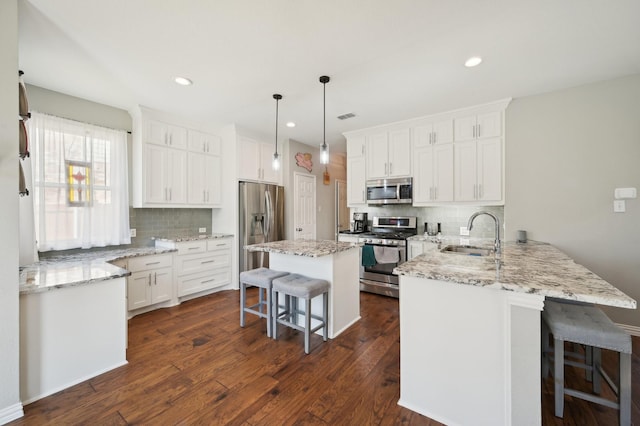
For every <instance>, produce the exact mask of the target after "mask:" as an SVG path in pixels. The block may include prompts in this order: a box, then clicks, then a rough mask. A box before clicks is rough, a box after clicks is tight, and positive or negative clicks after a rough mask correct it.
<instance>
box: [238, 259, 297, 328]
mask: <svg viewBox="0 0 640 426" xmlns="http://www.w3.org/2000/svg"><path fill="white" fill-rule="evenodd" d="M286 275H289V273H288V272H280V271H273V270H271V269H269V268H258V269H252V270H250V271H244V272H240V327H244V314H245V312H249V313H250V314H254V315H257V316H259V317H261V318H266V319H267V336H268V337H271V323H272V321H273V314H272V311H271V285H272V282H273V280H274V279H276V278H280V277H284V276H286ZM249 286H255V287H258V303H256V304H255V305H251V306H246V301H247V287H249ZM263 290H264V292H265V293H266V294H267V298H266V299H267V300H266V301H265V300H264V297H263Z"/></svg>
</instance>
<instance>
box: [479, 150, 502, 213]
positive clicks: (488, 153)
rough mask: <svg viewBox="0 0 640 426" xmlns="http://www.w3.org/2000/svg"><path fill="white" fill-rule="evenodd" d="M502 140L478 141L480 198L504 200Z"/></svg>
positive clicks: (484, 199)
mask: <svg viewBox="0 0 640 426" xmlns="http://www.w3.org/2000/svg"><path fill="white" fill-rule="evenodd" d="M501 147H502V141H501V139H500V138H494V139H483V140H481V141H478V152H477V159H478V199H479V200H483V201H500V200H502V149H501Z"/></svg>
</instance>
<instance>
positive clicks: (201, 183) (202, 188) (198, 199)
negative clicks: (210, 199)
mask: <svg viewBox="0 0 640 426" xmlns="http://www.w3.org/2000/svg"><path fill="white" fill-rule="evenodd" d="M206 157H207V156H206V155H204V154H199V153H195V152H190V153H189V158H188V164H189V167H188V173H189V178H188V182H189V185H188V188H189V189H188V196H187V199H188V200H189V204H206V202H207V189H208V182H207V178H206V176H207V164H206Z"/></svg>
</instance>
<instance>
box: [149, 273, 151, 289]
mask: <svg viewBox="0 0 640 426" xmlns="http://www.w3.org/2000/svg"><path fill="white" fill-rule="evenodd" d="M149 287H151V272H149Z"/></svg>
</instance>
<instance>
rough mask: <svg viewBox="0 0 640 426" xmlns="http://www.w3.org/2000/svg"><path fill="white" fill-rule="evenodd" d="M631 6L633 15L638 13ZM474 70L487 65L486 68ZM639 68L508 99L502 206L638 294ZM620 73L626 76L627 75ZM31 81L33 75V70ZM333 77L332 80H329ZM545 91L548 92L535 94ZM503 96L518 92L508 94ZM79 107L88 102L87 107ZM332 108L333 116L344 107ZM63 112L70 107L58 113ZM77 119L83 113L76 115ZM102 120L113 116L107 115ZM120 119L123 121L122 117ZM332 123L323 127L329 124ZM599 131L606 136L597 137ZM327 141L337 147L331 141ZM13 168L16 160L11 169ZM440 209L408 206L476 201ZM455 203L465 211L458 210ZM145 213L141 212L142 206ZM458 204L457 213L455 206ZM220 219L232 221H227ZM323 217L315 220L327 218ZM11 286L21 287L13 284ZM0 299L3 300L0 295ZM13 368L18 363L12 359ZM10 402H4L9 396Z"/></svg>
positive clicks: (621, 316)
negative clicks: (617, 202)
mask: <svg viewBox="0 0 640 426" xmlns="http://www.w3.org/2000/svg"><path fill="white" fill-rule="evenodd" d="M565 13H566V12H565ZM594 13H595V12H594ZM2 15H3V17H4V16H7V15H5V14H4V13H3V14H2ZM629 15H630V16H632V15H633V13H630V14H629ZM3 19H4V18H3ZM607 22H608V21H607ZM12 25H13V26H14V27H15V25H16V24H15V23H13V24H10V25H9V27H7V28H10V27H11V26H12ZM3 27H4V26H3ZM3 40H5V38H3ZM12 49H15V47H13V48H12ZM603 62H606V59H603ZM484 65H487V64H486V63H485V64H483V65H481V67H482V66H484ZM15 68H17V67H15V66H13V67H12V71H11V73H9V72H8V71H7V75H8V76H9V75H11V76H13V74H14V71H15ZM315 68H316V69H317V71H316V74H314V75H313V78H311V80H312V81H311V84H313V87H314V88H313V89H311V90H313V96H312V99H313V101H309V104H310V105H312V106H313V108H314V111H315V112H314V114H313V115H314V116H315V117H317V118H316V121H317V122H318V123H320V122H321V118H322V117H321V113H322V112H321V98H320V95H321V93H320V89H321V87H320V85H319V84H318V83H317V81H316V79H317V76H318V75H319V74H318V72H323V70H321V69H319V68H320V67H319V66H317V67H315ZM478 69H479V70H482V68H478ZM25 72H26V73H27V74H26V75H27V76H29V69H25ZM637 72H638V70H637V69H633V68H630V69H629V70H628V71H626V72H625V73H622V74H606V73H603V74H601V75H600V77H592V78H591V80H589V81H582V80H571V79H569V80H567V82H566V83H564V84H560V83H558V84H557V85H556V86H555V87H553V88H551V89H547V90H539V91H537V92H536V91H532V92H530V93H527V94H530V95H532V96H524V94H523V95H520V96H514V100H513V101H512V102H511V103H510V105H509V107H508V110H507V120H506V123H505V124H506V134H507V135H508V136H507V139H508V142H507V147H506V150H505V155H506V158H505V168H506V170H505V184H506V187H505V190H506V192H505V200H506V203H505V206H504V213H503V219H504V223H505V225H506V232H505V236H506V239H507V240H509V239H511V240H512V239H514V238H515V230H517V229H526V230H527V231H528V233H529V238H531V239H533V240H540V241H547V242H550V243H552V244H554V245H555V246H557V247H559V248H560V249H561V250H563V251H564V252H566V253H569V254H570V255H571V257H573V258H574V259H575V260H576V261H578V262H579V263H581V264H584V265H586V266H587V267H588V268H589V269H591V270H593V271H594V272H596V273H597V274H598V275H600V276H602V277H604V278H605V279H607V280H608V281H609V282H611V283H614V285H616V287H618V288H620V289H621V290H623V291H624V292H625V293H627V294H629V295H630V296H631V297H634V298H636V299H637V298H638V294H637V292H636V290H635V278H634V277H636V276H638V270H637V268H638V265H637V263H638V262H637V259H636V258H635V255H634V253H637V252H638V235H637V232H638V231H637V226H635V225H634V224H635V223H637V218H638V216H637V215H638V209H637V200H628V201H627V211H626V213H624V214H615V215H614V214H613V212H612V201H613V191H614V188H618V187H625V186H638V176H637V171H635V170H636V168H635V165H634V159H635V158H638V155H637V149H638V146H637V135H638V130H637V125H636V124H635V111H637V110H638V104H637V99H639V97H638V96H637V94H638V77H637V75H632V74H637ZM530 73H531V74H533V73H534V72H530ZM94 75H96V74H94ZM622 75H629V76H627V77H623V76H622ZM618 76H622V77H618ZM614 77H618V78H614ZM334 81H335V83H334V82H333V81H332V82H331V83H329V84H328V85H327V100H328V101H329V100H331V97H332V96H342V94H341V93H340V92H341V91H338V89H337V88H334V87H339V86H338V81H339V79H335V80H334ZM598 81H599V82H598ZM27 82H29V79H28V78H27ZM332 83H333V85H334V87H332ZM354 83H355V82H354ZM581 84H584V86H581V87H574V88H568V89H567V87H570V86H579V85H581ZM35 86H37V84H36V85H35ZM269 86H271V85H269ZM316 86H317V87H316ZM12 87H13V86H12ZM51 89H54V88H51ZM265 90H266V92H265V95H264V96H263V97H264V98H265V99H266V101H265V105H262V106H261V108H260V110H261V111H262V113H263V114H264V113H265V112H266V114H264V115H265V120H267V119H268V120H269V123H268V127H267V128H268V129H269V130H268V131H267V132H268V133H269V134H268V136H269V140H272V130H271V129H272V128H273V123H272V119H273V110H272V106H273V105H272V104H271V103H268V102H269V101H270V96H271V94H272V93H274V92H275V91H276V90H279V89H278V88H272V87H266V88H265ZM542 91H545V92H548V93H545V94H538V95H534V94H535V93H540V92H542ZM35 92H36V91H35V90H31V91H30V95H31V96H35V95H36V93H35ZM283 93H284V95H285V98H284V100H283V103H282V107H284V105H285V103H284V102H286V101H287V99H288V97H287V93H286V92H283ZM505 95H508V96H513V94H512V93H508V94H505ZM500 97H501V96H494V97H492V98H485V99H484V101H492V100H495V99H498V98H500ZM502 97H503V96H502ZM34 102H35V101H34ZM450 102H451V106H449V107H443V108H441V109H439V110H431V109H425V110H424V112H423V113H421V114H404V115H398V116H396V117H395V118H393V119H388V118H385V117H380V118H379V119H378V120H377V121H376V122H375V123H373V124H384V123H388V122H391V121H397V120H402V119H407V118H411V117H417V116H420V115H425V114H427V113H436V112H441V111H446V110H450V109H453V108H457V107H463V106H469V105H476V104H480V103H482V102H475V101H472V100H464V99H463V100H454V99H451V101H450ZM56 105H57V107H58V108H63V107H64V104H63V103H62V102H56ZM78 109H81V110H82V109H83V108H82V107H80V108H78ZM282 111H284V108H283V110H282ZM51 112H53V111H51ZM335 112H336V115H337V114H338V113H342V112H344V111H335ZM356 112H358V111H356ZM569 112H571V114H570V113H569ZM59 114H61V115H64V114H63V113H62V112H60V113H59ZM281 117H283V116H281ZM75 118H77V119H81V118H84V117H82V116H81V115H76V116H75ZM318 123H316V130H315V133H321V132H322V127H321V125H319V124H318ZM328 123H330V121H328ZM103 124H104V125H108V124H109V123H103ZM7 127H9V126H7ZM116 127H118V128H124V129H127V128H126V127H122V126H121V125H118V126H116ZM330 127H331V126H327V128H328V129H329V128H330ZM364 127H367V126H361V128H364ZM357 128H360V127H353V128H352V130H355V129H357ZM313 140H316V141H317V137H314V138H313ZM603 140H604V141H606V143H601V141H603ZM331 146H332V148H333V145H332V144H331ZM304 148H306V146H299V145H296V146H295V147H294V148H293V149H292V150H290V153H291V152H293V153H295V152H298V151H299V150H300V149H304ZM307 149H308V150H311V149H309V148H307ZM316 149H317V148H316ZM315 152H317V151H315ZM232 164H234V161H229V162H228V164H225V165H232ZM7 167H8V168H11V167H13V166H11V167H9V166H7ZM11 170H13V169H12V168H11ZM316 171H318V169H314V172H316ZM319 171H320V172H322V171H323V170H319ZM329 172H330V175H332V176H335V175H336V173H338V171H334V170H330V171H329ZM11 173H13V172H11ZM7 174H9V172H7ZM224 175H225V176H226V175H227V174H226V173H225V174H224ZM285 185H286V184H285ZM7 186H9V184H7ZM319 186H321V185H319ZM321 187H322V186H321ZM11 189H13V187H12V188H11ZM323 189H325V188H323ZM326 189H329V188H326ZM9 194H13V192H9V191H8V190H7V195H6V196H5V197H4V198H5V199H7V200H8V199H10V198H11V197H10V196H9ZM331 195H332V194H328V198H331ZM232 196H233V195H232ZM319 204H320V203H319ZM325 205H326V204H325ZM381 209H382V208H381ZM438 209H440V208H438ZM438 209H435V208H421V209H419V210H421V212H419V213H415V214H412V212H409V213H407V212H405V213H404V215H407V216H417V217H421V220H420V222H419V223H423V222H430V221H432V220H431V219H433V221H434V222H442V223H443V224H445V225H447V220H445V219H447V218H449V217H452V218H455V220H452V221H451V223H450V226H451V228H454V227H456V226H463V225H464V224H465V223H466V219H468V217H469V216H470V214H471V213H472V212H473V211H475V209H472V208H470V207H464V208H461V207H442V208H441V209H443V210H438ZM467 209H469V210H467ZM458 211H460V213H459V214H458ZM139 212H140V211H136V215H137V214H139ZM454 212H455V214H452V213H454ZM12 214H13V216H12V217H15V218H16V219H15V221H10V222H11V223H16V222H17V212H15V213H12ZM142 214H144V213H142ZM167 215H171V213H167ZM212 215H213V216H215V218H212V219H211V221H210V222H209V223H205V224H204V225H202V226H206V227H211V226H213V224H215V225H217V227H218V229H215V228H216V226H213V228H214V229H213V230H214V231H221V232H225V231H226V230H225V229H224V228H225V227H229V226H228V225H229V224H231V223H232V222H233V221H234V220H235V219H234V217H233V215H232V214H227V213H226V212H224V211H222V210H220V211H217V210H216V211H213V212H212ZM382 215H384V216H387V215H395V212H394V213H392V214H380V216H382ZM369 216H370V218H372V217H373V216H374V214H373V213H370V215H369ZM288 217H291V215H289V216H288ZM168 220H172V219H168ZM197 220H198V221H199V220H200V219H197ZM207 220H208V218H205V219H204V221H207ZM224 221H227V223H226V224H225V223H224ZM142 222H146V220H142ZM320 222H321V221H319V225H321V223H320ZM136 226H137V227H138V230H140V226H139V225H137V224H136ZM13 228H14V226H8V225H7V229H5V234H6V235H7V238H9V240H11V241H12V240H13V237H12V236H15V235H16V230H15V229H13ZM226 232H229V231H226ZM332 232H333V230H331V231H329V232H328V233H327V232H326V231H323V232H322V233H320V231H319V232H318V237H321V238H329V237H330V236H331V235H332ZM15 247H17V243H14V244H8V248H6V249H5V250H9V251H7V256H3V258H4V259H7V260H4V261H3V262H7V264H4V263H3V266H5V267H4V268H3V269H5V270H7V271H13V270H17V268H16V266H15V264H13V265H11V264H10V263H11V262H10V260H11V259H15ZM16 274H17V272H16ZM8 281H11V280H8ZM15 281H17V278H16V279H15ZM3 291H4V289H3ZM7 291H9V290H7ZM9 294H15V293H12V292H11V291H9ZM13 297H17V296H13ZM10 298H11V297H10ZM3 300H6V299H5V298H3ZM15 305H17V303H16V304H15ZM4 307H5V306H4V305H3V308H4ZM6 308H7V309H3V312H5V313H4V315H11V312H14V313H15V312H16V309H17V306H14V304H8V305H7V306H6ZM607 313H608V314H609V315H610V316H611V317H612V319H614V321H615V322H616V323H620V324H627V325H630V326H632V327H637V326H638V325H640V323H639V321H638V317H637V311H634V310H626V309H612V310H607ZM3 323H4V324H12V323H15V320H12V321H9V320H7V321H3ZM3 333H4V331H3ZM7 333H8V334H7V336H6V338H5V336H4V335H3V340H4V341H6V342H7V345H9V346H8V348H13V349H11V350H8V351H4V350H3V356H7V357H8V359H7V362H4V363H3V365H7V366H12V365H13V366H14V367H15V365H16V358H15V357H16V356H17V355H16V353H15V352H16V351H17V349H16V348H17V343H16V335H15V333H14V332H12V331H7ZM13 370H16V369H15V368H13ZM7 374H8V376H7V379H8V382H12V381H13V380H14V379H15V373H10V372H8V373H7ZM3 377H4V375H3ZM12 378H13V379H12ZM8 392H10V393H11V395H8V399H9V400H12V398H14V397H15V393H14V392H15V390H13V391H8ZM12 395H13V396H12ZM12 403H13V402H8V403H7V404H6V405H10V404H12Z"/></svg>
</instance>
